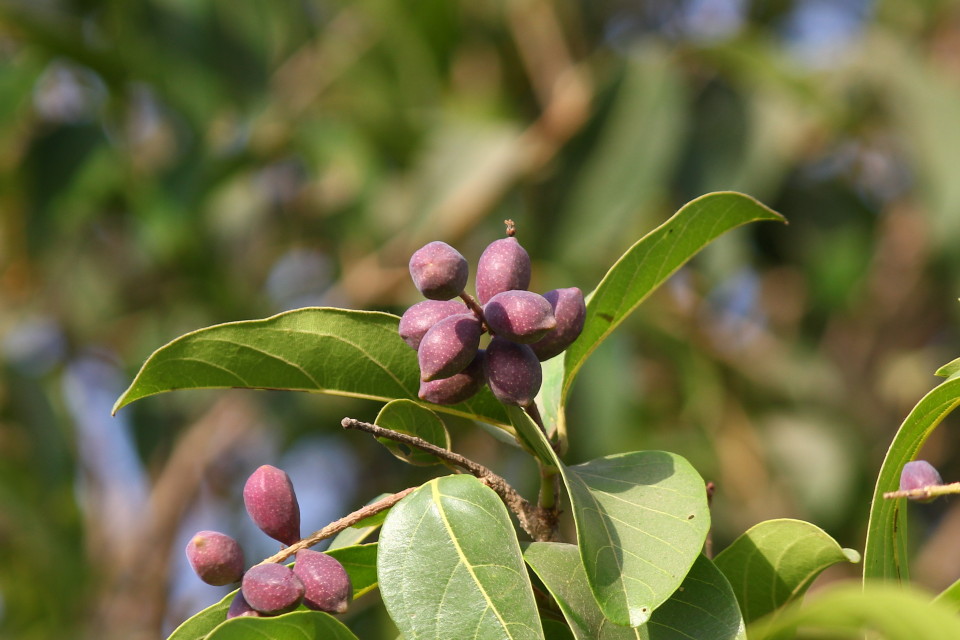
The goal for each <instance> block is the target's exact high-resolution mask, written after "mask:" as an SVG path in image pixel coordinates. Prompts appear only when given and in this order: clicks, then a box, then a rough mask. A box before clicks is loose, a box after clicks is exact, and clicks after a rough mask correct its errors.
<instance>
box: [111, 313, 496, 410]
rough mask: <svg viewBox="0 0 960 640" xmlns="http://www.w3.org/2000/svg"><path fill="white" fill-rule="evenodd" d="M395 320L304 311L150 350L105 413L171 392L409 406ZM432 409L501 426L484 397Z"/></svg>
mask: <svg viewBox="0 0 960 640" xmlns="http://www.w3.org/2000/svg"><path fill="white" fill-rule="evenodd" d="M399 321H400V320H399V318H397V317H396V316H393V315H390V314H387V313H379V312H374V311H352V310H348V309H334V308H323V307H312V308H307V309H297V310H295V311H288V312H285V313H281V314H278V315H275V316H272V317H270V318H266V319H263V320H246V321H242V322H228V323H226V324H218V325H214V326H212V327H207V328H205V329H199V330H197V331H193V332H191V333H188V334H186V335H183V336H181V337H179V338H177V339H176V340H174V341H173V342H170V343H168V344H167V345H165V346H163V347H161V348H160V349H158V350H157V351H155V352H154V353H153V355H151V356H150V357H149V358H148V359H147V361H146V362H145V363H144V364H143V367H142V368H141V369H140V372H139V373H138V374H137V376H136V378H134V380H133V383H132V384H131V385H130V387H129V388H128V389H127V390H126V391H125V392H124V393H123V395H121V396H120V398H119V399H118V400H117V402H116V404H115V405H114V407H113V411H114V413H116V412H117V411H118V410H119V409H121V408H122V407H124V406H126V405H128V404H130V403H131V402H133V401H135V400H139V399H140V398H144V397H146V396H150V395H154V394H157V393H163V392H165V391H174V390H176V389H226V388H237V387H239V388H245V389H288V390H294V391H313V392H320V393H328V394H333V395H340V396H349V397H354V398H367V399H370V400H379V401H383V402H389V401H390V400H395V399H401V398H404V399H407V400H413V401H417V390H418V387H419V382H418V381H419V376H420V374H419V368H418V366H417V357H416V353H415V352H414V351H413V350H412V349H411V348H410V347H409V346H408V345H407V344H406V343H404V342H403V340H402V339H401V338H400V335H399V334H398V333H397V325H398V323H399ZM434 408H435V409H436V410H437V411H445V412H447V413H453V414H456V415H461V416H464V417H467V418H477V419H480V420H484V421H487V422H490V423H492V424H498V425H505V424H506V423H507V419H506V416H505V414H504V412H503V405H501V404H500V403H499V402H497V401H496V399H495V398H494V397H493V395H492V394H491V393H490V392H489V390H484V391H483V392H481V393H479V394H477V395H476V396H474V397H473V398H471V399H470V400H468V401H466V402H464V403H462V404H459V405H454V406H451V407H441V406H435V407H434Z"/></svg>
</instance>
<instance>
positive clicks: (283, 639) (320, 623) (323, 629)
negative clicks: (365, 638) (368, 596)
mask: <svg viewBox="0 0 960 640" xmlns="http://www.w3.org/2000/svg"><path fill="white" fill-rule="evenodd" d="M265 638H269V639H270V640H358V639H357V636H355V635H353V633H352V632H351V631H350V630H349V629H348V628H347V627H345V626H344V625H343V623H342V622H340V621H339V620H337V619H336V618H334V617H333V616H331V615H330V614H328V613H324V612H322V611H305V610H301V611H293V612H291V613H285V614H283V615H282V616H275V617H272V618H250V617H241V618H233V619H232V620H227V621H226V622H224V623H223V624H221V625H220V626H218V627H217V628H216V629H214V630H213V631H212V632H211V633H210V635H209V636H207V638H206V640H264V639H265Z"/></svg>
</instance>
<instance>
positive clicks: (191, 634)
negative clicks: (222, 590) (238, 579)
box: [167, 589, 237, 640]
mask: <svg viewBox="0 0 960 640" xmlns="http://www.w3.org/2000/svg"><path fill="white" fill-rule="evenodd" d="M236 594H237V590H236V589H235V590H233V591H231V592H230V593H228V594H227V595H226V596H224V597H223V599H222V600H221V601H220V602H218V603H216V604H213V605H210V606H209V607H207V608H206V609H204V610H203V611H200V612H198V613H195V614H194V615H192V616H190V617H189V618H187V619H186V620H184V621H183V622H182V623H181V624H180V626H179V627H177V628H176V629H174V630H173V633H171V634H170V637H169V638H167V640H201V639H202V638H206V637H207V634H209V633H210V632H211V631H213V630H214V628H216V627H217V625H219V624H221V623H222V622H223V621H224V620H226V619H227V610H229V609H230V603H231V602H233V597H234V596H235V595H236Z"/></svg>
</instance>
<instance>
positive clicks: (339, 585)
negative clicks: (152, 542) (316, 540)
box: [186, 465, 353, 619]
mask: <svg viewBox="0 0 960 640" xmlns="http://www.w3.org/2000/svg"><path fill="white" fill-rule="evenodd" d="M243 502H244V505H245V506H246V508H247V513H248V514H250V517H251V518H252V519H253V521H254V523H256V525H257V526H258V527H260V530H261V531H263V532H264V533H266V534H267V535H268V536H270V537H271V538H274V539H275V540H279V541H280V542H282V543H283V544H285V545H291V544H293V543H295V542H297V541H298V540H300V505H299V503H298V502H297V496H296V494H295V493H294V491H293V483H292V482H290V477H289V476H287V474H286V473H285V472H284V471H282V470H280V469H277V468H276V467H272V466H270V465H263V466H261V467H260V468H258V469H257V470H256V471H254V472H253V474H251V476H250V477H249V478H248V479H247V482H246V484H245V485H244V487H243ZM186 552H187V559H188V560H189V561H190V565H191V566H192V567H193V570H194V571H195V572H196V573H197V575H198V576H200V579H201V580H203V581H204V582H206V583H208V584H212V585H225V584H231V583H234V582H238V581H242V582H241V586H240V590H239V591H238V592H237V595H236V596H235V597H234V599H233V601H232V602H231V604H230V609H229V611H228V612H227V618H228V619H230V618H236V617H238V616H275V615H279V614H281V613H286V612H287V611H291V610H293V609H295V608H296V607H297V606H298V605H300V603H301V602H302V603H303V604H304V606H306V607H307V608H309V609H313V610H315V611H326V612H327V613H343V612H344V611H345V610H346V608H347V604H348V603H349V602H350V598H351V596H352V595H353V591H352V587H351V584H350V576H348V575H347V572H346V570H345V569H344V568H343V565H341V564H340V563H339V562H338V561H337V560H336V558H334V557H332V556H329V555H327V554H325V553H322V552H320V551H312V550H310V549H301V550H300V551H298V552H297V554H296V562H295V563H294V565H293V568H292V569H291V568H290V567H288V566H286V565H283V564H275V563H262V564H258V565H254V566H253V567H251V568H250V569H248V570H247V571H246V572H244V570H243V567H244V559H243V549H241V548H240V544H239V543H238V542H237V541H236V540H234V539H233V538H231V537H230V536H228V535H226V534H223V533H219V532H217V531H200V532H198V533H197V534H195V535H194V536H193V538H191V539H190V542H189V543H187V549H186Z"/></svg>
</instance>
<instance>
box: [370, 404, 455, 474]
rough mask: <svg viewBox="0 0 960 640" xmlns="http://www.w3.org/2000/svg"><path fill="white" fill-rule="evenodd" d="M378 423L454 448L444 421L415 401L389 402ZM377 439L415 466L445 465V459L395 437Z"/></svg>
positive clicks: (379, 416) (393, 452)
mask: <svg viewBox="0 0 960 640" xmlns="http://www.w3.org/2000/svg"><path fill="white" fill-rule="evenodd" d="M374 422H375V424H377V425H378V426H380V427H383V428H384V429H391V430H393V431H398V432H400V433H404V434H407V435H410V436H416V437H418V438H420V439H422V440H426V441H427V442H429V443H430V444H433V445H436V446H438V447H440V448H442V449H450V434H449V433H447V427H446V425H444V424H443V420H441V419H440V416H438V415H437V414H436V413H434V412H433V411H431V410H430V409H427V408H425V407H422V406H420V405H419V404H417V403H416V402H413V401H411V400H394V401H393V402H388V403H387V404H386V405H384V407H383V408H382V409H381V410H380V413H379V414H378V415H377V419H376V420H375V421H374ZM377 441H378V442H379V443H380V444H382V445H383V446H385V447H386V448H387V449H389V450H390V453H392V454H393V455H395V456H396V457H397V458H399V459H401V460H403V461H404V462H408V463H410V464H412V465H416V466H430V465H435V464H443V460H440V459H439V458H437V457H436V456H434V455H433V454H430V453H427V452H426V451H421V450H420V449H414V448H413V447H409V446H407V445H405V444H401V443H399V442H396V441H395V440H390V439H388V438H377Z"/></svg>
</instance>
